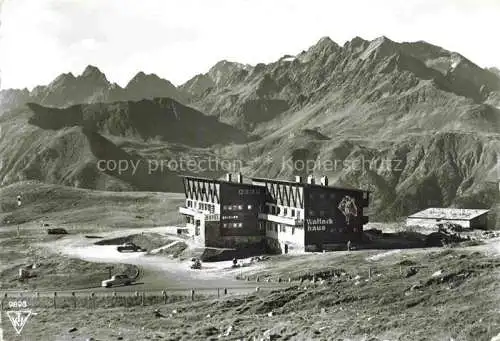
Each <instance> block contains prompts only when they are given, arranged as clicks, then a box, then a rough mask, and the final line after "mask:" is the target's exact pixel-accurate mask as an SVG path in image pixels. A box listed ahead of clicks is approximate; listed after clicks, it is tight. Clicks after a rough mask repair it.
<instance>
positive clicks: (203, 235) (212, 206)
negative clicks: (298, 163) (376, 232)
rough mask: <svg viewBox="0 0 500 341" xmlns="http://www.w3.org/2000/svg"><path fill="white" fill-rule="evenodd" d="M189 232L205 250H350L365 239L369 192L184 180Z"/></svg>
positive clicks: (304, 184)
mask: <svg viewBox="0 0 500 341" xmlns="http://www.w3.org/2000/svg"><path fill="white" fill-rule="evenodd" d="M183 181H184V190H185V194H186V201H185V206H184V207H180V208H179V212H180V213H181V214H182V215H183V216H184V217H185V219H186V224H187V225H186V228H187V230H188V233H189V234H191V235H192V236H193V238H194V239H195V240H196V241H198V242H199V243H200V244H201V245H203V246H205V247H217V248H245V247H249V246H252V245H261V246H262V245H264V246H265V247H266V248H267V249H268V250H270V251H274V252H281V253H288V252H289V251H292V250H293V251H322V250H333V249H338V248H339V247H341V248H342V247H343V248H345V245H346V243H347V241H349V240H350V241H352V242H356V241H359V240H360V239H361V236H362V232H363V225H364V224H366V223H367V222H368V217H367V216H364V215H363V209H364V208H365V207H368V202H369V192H368V191H362V190H357V189H347V188H339V187H331V186H328V178H327V177H322V178H321V181H320V183H319V184H316V183H315V180H314V178H313V177H312V176H309V177H308V178H307V180H306V181H303V180H302V178H301V177H299V176H297V177H296V178H295V181H282V180H271V179H263V178H251V182H243V177H242V175H241V174H237V175H236V179H234V181H233V179H232V176H231V174H227V176H226V179H225V180H215V179H206V178H199V177H191V176H186V177H183Z"/></svg>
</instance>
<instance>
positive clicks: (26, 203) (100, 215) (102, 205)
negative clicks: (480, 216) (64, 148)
mask: <svg viewBox="0 0 500 341" xmlns="http://www.w3.org/2000/svg"><path fill="white" fill-rule="evenodd" d="M17 195H22V206H21V208H19V209H18V208H17V207H16V196H17ZM183 200H184V195H183V194H179V193H160V192H106V191H91V190H85V189H77V188H72V187H65V186H59V185H49V184H43V183H40V182H34V181H29V182H21V183H16V184H13V185H10V186H7V187H3V188H0V223H3V225H10V224H14V223H18V222H20V223H24V222H39V221H44V222H53V223H54V224H58V226H62V227H65V228H69V229H71V228H78V230H80V228H84V227H86V226H88V227H89V228H95V227H102V228H105V227H131V228H132V227H143V226H149V227H151V226H162V225H168V224H171V223H173V222H176V221H178V219H179V215H178V213H177V208H178V206H179V205H180V203H181V202H182V201H183Z"/></svg>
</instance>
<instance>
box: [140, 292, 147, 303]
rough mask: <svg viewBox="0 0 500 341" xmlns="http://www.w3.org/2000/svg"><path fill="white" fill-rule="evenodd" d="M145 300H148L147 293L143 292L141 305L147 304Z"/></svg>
mask: <svg viewBox="0 0 500 341" xmlns="http://www.w3.org/2000/svg"><path fill="white" fill-rule="evenodd" d="M145 299H146V293H145V292H144V291H143V292H142V296H141V305H144V304H145V302H144V301H145Z"/></svg>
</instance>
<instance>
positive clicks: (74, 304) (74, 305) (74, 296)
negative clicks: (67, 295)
mask: <svg viewBox="0 0 500 341" xmlns="http://www.w3.org/2000/svg"><path fill="white" fill-rule="evenodd" d="M71 297H73V309H76V293H75V292H74V291H73V292H72V293H71Z"/></svg>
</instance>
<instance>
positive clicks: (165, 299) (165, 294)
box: [161, 290, 167, 304]
mask: <svg viewBox="0 0 500 341" xmlns="http://www.w3.org/2000/svg"><path fill="white" fill-rule="evenodd" d="M161 293H162V295H163V302H164V304H167V292H166V291H165V290H163V291H162V292H161Z"/></svg>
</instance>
